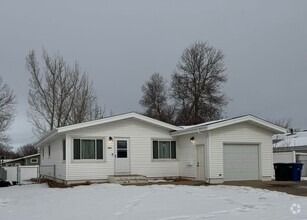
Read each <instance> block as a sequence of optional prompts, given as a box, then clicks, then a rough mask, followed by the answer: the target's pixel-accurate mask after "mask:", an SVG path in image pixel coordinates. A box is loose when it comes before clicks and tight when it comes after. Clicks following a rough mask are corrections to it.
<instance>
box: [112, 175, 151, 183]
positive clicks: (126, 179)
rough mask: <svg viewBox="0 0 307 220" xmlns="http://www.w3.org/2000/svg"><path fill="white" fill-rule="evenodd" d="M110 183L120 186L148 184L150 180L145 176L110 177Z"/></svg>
mask: <svg viewBox="0 0 307 220" xmlns="http://www.w3.org/2000/svg"><path fill="white" fill-rule="evenodd" d="M108 182H109V183H118V184H133V183H147V182H148V179H147V177H146V176H143V175H133V174H131V175H110V176H108Z"/></svg>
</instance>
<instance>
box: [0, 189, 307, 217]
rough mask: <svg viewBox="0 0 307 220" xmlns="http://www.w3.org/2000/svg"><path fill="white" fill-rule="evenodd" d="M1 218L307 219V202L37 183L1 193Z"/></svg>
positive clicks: (255, 193) (265, 194) (253, 193)
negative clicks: (70, 186)
mask: <svg viewBox="0 0 307 220" xmlns="http://www.w3.org/2000/svg"><path fill="white" fill-rule="evenodd" d="M293 204H297V205H293ZM291 206H293V207H292V211H294V212H295V213H297V214H293V213H292V211H291V210H290V208H291ZM0 219H5V220H15V219H44V220H51V219H56V220H61V219H74V220H79V219H80V220H81V219H87V220H91V219H108V220H109V219H111V220H112V219H119V220H120V219H160V220H176V219H180V220H182V219H193V220H195V219H212V220H214V219H236V220H240V219H249V220H252V219H268V220H271V219H279V220H283V219H287V220H290V219H307V198H306V197H298V196H292V195H288V194H285V193H280V192H272V191H266V190H261V189H254V188H248V187H234V186H175V185H152V186H121V185H115V184H94V185H91V186H79V187H74V188H66V189H55V188H53V189H52V188H48V187H47V185H45V184H40V185H38V184H33V185H24V186H13V187H8V188H0Z"/></svg>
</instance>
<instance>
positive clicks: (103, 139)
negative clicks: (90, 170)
mask: <svg viewBox="0 0 307 220" xmlns="http://www.w3.org/2000/svg"><path fill="white" fill-rule="evenodd" d="M75 139H79V140H80V159H75V158H74V140H75ZM82 140H95V159H82V158H81V157H82V144H81V142H82ZM97 140H102V159H97ZM71 146H72V148H71V149H72V150H71V160H72V162H76V163H101V162H106V150H105V148H106V145H105V137H72V138H71Z"/></svg>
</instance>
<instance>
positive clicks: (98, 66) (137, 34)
mask: <svg viewBox="0 0 307 220" xmlns="http://www.w3.org/2000/svg"><path fill="white" fill-rule="evenodd" d="M0 28H1V32H0V75H1V76H3V78H4V81H5V82H6V83H7V84H8V85H9V86H10V87H11V88H12V89H14V91H15V93H16V96H17V98H18V114H17V117H16V119H15V121H14V123H13V125H12V127H11V129H10V131H9V134H10V136H11V138H12V142H11V144H12V145H13V146H20V145H23V144H26V143H29V142H32V141H33V140H35V139H34V136H33V134H32V131H31V125H30V124H29V123H28V122H27V117H26V111H27V109H28V104H27V94H28V89H29V87H28V80H29V73H28V72H27V71H26V69H25V56H26V55H27V53H28V52H29V50H32V49H34V50H36V51H37V53H39V54H41V48H42V47H43V46H44V48H45V49H47V50H48V51H49V52H50V53H51V54H52V53H54V52H60V54H61V55H62V56H63V57H64V59H65V60H66V61H68V62H69V63H71V64H73V62H74V60H78V61H79V63H80V66H81V67H82V68H83V70H85V71H86V72H87V74H88V75H89V77H90V79H91V80H93V82H94V87H95V89H96V91H97V95H98V97H99V101H100V104H101V105H105V106H106V108H107V111H108V112H109V110H110V109H112V111H113V113H114V114H118V113H125V112H130V111H141V110H142V108H141V107H140V106H139V103H138V102H139V99H140V97H141V86H142V84H143V83H144V82H145V81H146V80H147V79H148V78H149V76H150V75H151V74H152V73H154V72H160V73H161V74H163V75H164V76H165V78H166V79H168V80H170V76H171V74H172V71H173V70H174V68H175V65H176V63H177V61H178V58H179V56H180V55H181V53H182V51H183V50H184V48H186V47H187V46H189V45H190V44H192V43H193V42H195V41H207V42H208V43H209V44H210V45H212V46H214V47H215V48H218V49H221V50H222V51H223V52H224V54H225V64H226V67H227V74H228V78H229V80H228V82H227V84H226V85H225V86H224V88H223V90H224V91H225V92H226V94H227V95H228V96H229V97H231V98H232V101H231V102H230V103H229V105H228V106H227V109H226V112H227V114H226V116H227V117H233V116H238V115H242V114H254V115H256V116H258V117H262V118H264V119H273V120H276V119H280V118H291V119H292V122H293V126H294V127H297V128H301V129H307V116H306V112H307V111H306V109H307V98H306V96H307V92H306V84H307V1H306V0H295V1H293V0H289V1H283V0H274V1H267V0H265V1H259V0H254V1H247V0H242V1H236V0H232V1H229V0H225V1H220V0H214V1H213V0H210V1H207V0H200V1H194V0H189V1H187V0H185V1H180V0H172V1H168V0H154V1H145V0H140V1H131V0H129V1H116V0H109V1H103V0H99V1H79V0H78V1H77V0H70V1H67V0H66V1H65V0H52V1H42V0H37V1H34V0H27V1H14V0H2V1H1V6H0Z"/></svg>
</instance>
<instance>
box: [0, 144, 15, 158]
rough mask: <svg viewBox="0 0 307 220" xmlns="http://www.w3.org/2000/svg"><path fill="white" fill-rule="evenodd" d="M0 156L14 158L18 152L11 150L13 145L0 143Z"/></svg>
mask: <svg viewBox="0 0 307 220" xmlns="http://www.w3.org/2000/svg"><path fill="white" fill-rule="evenodd" d="M0 157H2V158H4V159H14V158H17V157H18V154H17V153H16V152H15V151H13V147H11V146H9V145H7V144H4V143H0Z"/></svg>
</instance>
